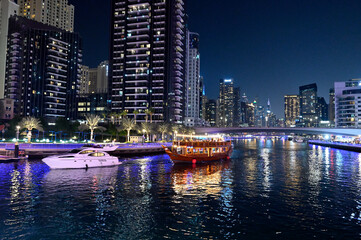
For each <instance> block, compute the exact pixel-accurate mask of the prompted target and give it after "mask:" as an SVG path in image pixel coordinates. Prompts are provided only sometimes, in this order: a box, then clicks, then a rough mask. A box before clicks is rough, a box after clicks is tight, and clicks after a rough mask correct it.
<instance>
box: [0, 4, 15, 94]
mask: <svg viewBox="0 0 361 240" xmlns="http://www.w3.org/2000/svg"><path fill="white" fill-rule="evenodd" d="M18 11H19V5H17V4H16V3H15V2H14V1H12V0H1V1H0V98H4V86H5V68H6V49H7V38H8V27H9V18H10V16H14V15H15V16H16V15H17V14H18Z"/></svg>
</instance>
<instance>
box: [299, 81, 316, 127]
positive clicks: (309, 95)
mask: <svg viewBox="0 0 361 240" xmlns="http://www.w3.org/2000/svg"><path fill="white" fill-rule="evenodd" d="M317 105H318V98H317V85H316V83H313V84H309V85H305V86H301V87H300V116H301V118H300V121H301V123H302V126H305V127H316V126H318V121H319V119H318V115H317Z"/></svg>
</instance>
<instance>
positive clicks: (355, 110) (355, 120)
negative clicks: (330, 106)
mask: <svg viewBox="0 0 361 240" xmlns="http://www.w3.org/2000/svg"><path fill="white" fill-rule="evenodd" d="M335 115H336V116H335V125H336V127H350V128H360V127H361V79H351V80H349V81H346V82H335Z"/></svg>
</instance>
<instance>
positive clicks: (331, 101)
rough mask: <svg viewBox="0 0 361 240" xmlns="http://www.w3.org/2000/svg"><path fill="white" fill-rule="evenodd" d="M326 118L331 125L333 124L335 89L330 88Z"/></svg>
mask: <svg viewBox="0 0 361 240" xmlns="http://www.w3.org/2000/svg"><path fill="white" fill-rule="evenodd" d="M328 118H329V120H330V123H331V125H334V124H335V89H334V88H331V89H330V94H329V104H328Z"/></svg>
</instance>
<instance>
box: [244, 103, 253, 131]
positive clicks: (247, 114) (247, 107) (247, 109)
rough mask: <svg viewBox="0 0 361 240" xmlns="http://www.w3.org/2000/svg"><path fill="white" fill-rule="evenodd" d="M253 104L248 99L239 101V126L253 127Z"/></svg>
mask: <svg viewBox="0 0 361 240" xmlns="http://www.w3.org/2000/svg"><path fill="white" fill-rule="evenodd" d="M254 113H255V110H254V105H253V103H248V101H247V102H246V101H242V102H241V126H245V127H253V126H254Z"/></svg>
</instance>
